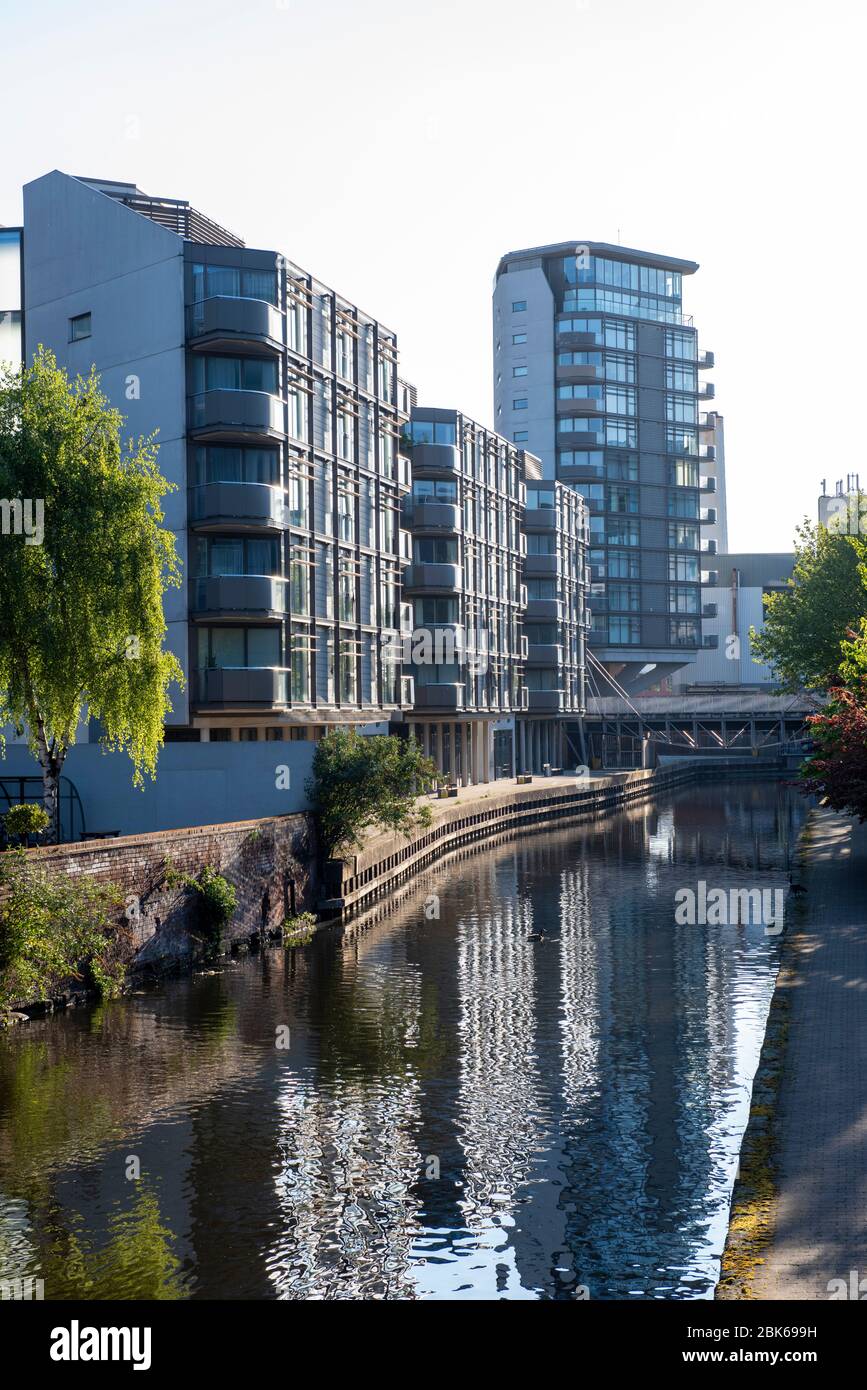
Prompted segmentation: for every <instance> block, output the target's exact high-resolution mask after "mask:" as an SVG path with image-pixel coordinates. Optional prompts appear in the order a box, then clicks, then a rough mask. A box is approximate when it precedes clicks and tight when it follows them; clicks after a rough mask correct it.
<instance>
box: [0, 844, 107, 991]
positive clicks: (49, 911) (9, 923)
mask: <svg viewBox="0 0 867 1390" xmlns="http://www.w3.org/2000/svg"><path fill="white" fill-rule="evenodd" d="M0 888H2V890H3V896H2V899H0V1008H4V1009H8V1008H10V1007H12V1006H13V1005H14V1004H15V1003H30V1002H35V1001H37V1000H43V1001H44V1000H46V999H52V998H53V997H54V996H55V995H56V994H59V993H61V992H62V990H63V987H64V985H65V984H67V983H68V981H69V980H82V979H84V980H86V982H87V983H88V985H90V986H92V987H93V988H95V989H96V990H97V991H98V993H99V994H101V995H103V996H105V997H109V998H110V997H113V996H115V995H117V994H119V993H120V991H121V987H122V985H123V980H124V975H125V971H126V956H127V944H128V933H127V931H126V929H125V928H124V927H123V926H121V925H119V923H118V920H117V917H116V914H117V912H118V909H119V908H120V907H121V905H122V903H123V895H122V893H121V891H120V889H119V888H118V887H117V886H116V885H115V884H113V883H96V882H95V881H94V880H93V879H90V878H75V879H71V878H68V877H66V876H65V875H61V874H50V873H48V872H46V870H45V869H42V868H39V867H36V866H34V865H32V864H30V863H28V860H27V855H26V854H25V852H24V850H21V849H15V850H10V851H9V852H8V853H7V854H5V855H3V857H2V861H0Z"/></svg>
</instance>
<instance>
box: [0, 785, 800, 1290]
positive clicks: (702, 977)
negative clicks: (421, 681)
mask: <svg viewBox="0 0 867 1390" xmlns="http://www.w3.org/2000/svg"><path fill="white" fill-rule="evenodd" d="M806 809H807V808H806V804H805V803H804V801H803V799H802V798H801V797H800V796H799V795H798V794H797V792H795V791H793V790H792V789H791V788H789V787H787V786H786V785H785V784H783V783H782V782H775V781H770V780H769V781H737V780H732V781H728V782H724V783H719V784H716V785H714V786H711V785H699V786H689V787H683V788H680V789H676V790H674V791H672V792H670V793H668V794H666V795H664V796H662V797H660V798H659V799H658V800H656V801H654V802H647V803H644V804H641V805H633V806H631V807H629V808H628V809H626V810H624V811H622V812H619V813H617V814H616V815H612V816H611V817H610V818H608V819H605V820H601V821H599V822H596V823H594V824H593V825H583V826H577V827H574V828H570V829H565V830H564V829H556V828H555V829H547V828H541V829H540V830H539V832H538V833H536V834H534V835H531V836H526V837H524V838H522V839H518V840H511V841H508V842H506V843H501V844H498V845H495V846H492V847H490V848H487V849H484V848H479V849H478V850H477V851H475V852H474V853H472V854H471V855H470V856H468V857H466V858H462V859H452V860H450V861H443V862H441V863H440V864H439V865H437V866H435V867H434V868H432V869H431V870H429V871H428V872H426V873H425V874H424V875H423V876H421V877H420V878H419V879H417V880H415V881H414V882H413V883H412V884H411V885H410V886H409V890H408V892H407V893H406V895H405V896H404V897H402V898H401V899H400V901H399V903H398V904H397V905H396V906H394V908H393V909H392V910H390V911H389V913H388V915H386V916H383V917H381V918H380V919H379V920H377V921H376V922H374V923H373V925H371V926H370V928H369V930H367V931H365V932H364V933H362V934H360V935H358V936H357V937H356V938H355V939H353V940H351V941H345V942H341V941H340V940H339V939H337V937H336V935H335V934H333V933H331V932H326V933H320V935H319V936H318V937H317V938H316V939H315V940H314V941H313V942H312V943H311V944H310V945H309V946H307V947H304V948H301V949H297V950H294V951H285V952H284V951H282V950H269V951H267V952H265V953H263V954H262V955H259V956H255V957H252V958H250V959H246V960H244V961H242V962H238V963H234V964H227V965H225V966H220V967H219V968H217V969H216V970H215V971H213V972H211V973H206V974H201V975H197V976H194V977H192V978H186V979H175V980H170V981H167V982H165V983H163V984H161V985H160V986H159V987H156V988H153V989H147V990H142V991H141V992H138V993H136V994H134V995H132V996H131V997H127V998H125V999H123V1000H119V1001H115V1002H112V1003H108V1004H104V1005H101V1006H98V1007H94V1008H92V1009H80V1010H77V1011H74V1012H71V1013H69V1014H67V1015H61V1016H58V1017H56V1018H54V1019H46V1020H40V1021H34V1022H32V1023H31V1024H29V1025H27V1026H24V1027H21V1028H17V1029H13V1030H12V1031H11V1032H9V1033H8V1034H5V1035H0V1279H9V1278H19V1279H20V1278H23V1277H28V1276H31V1277H34V1278H39V1279H42V1280H43V1281H44V1288H45V1297H46V1299H67V1298H157V1297H158V1298H175V1299H186V1298H288V1299H310V1298H314V1299H320V1298H329V1299H330V1298H344V1299H351V1298H391V1299H411V1298H421V1299H437V1298H440V1299H442V1298H448V1299H473V1298H497V1297H501V1298H509V1299H574V1298H576V1297H584V1296H588V1297H589V1298H591V1299H613V1298H616V1299H652V1298H661V1299H692V1298H708V1297H711V1296H712V1293H713V1287H714V1283H715V1281H716V1278H717V1274H718V1261H719V1255H720V1252H721V1250H722V1245H723V1241H724V1238H725V1230H726V1221H727V1214H728V1203H729V1197H730V1193H731V1186H732V1182H733V1178H734V1173H735V1168H736V1164H737V1154H738V1148H739V1145H740V1140H741V1136H742V1133H743V1129H744V1126H745V1123H746V1118H747V1112H748V1107H749V1090H750V1084H751V1080H752V1076H753V1072H754V1070H755V1066H756V1062H757V1059H758V1054H759V1049H760V1046H761V1040H762V1035H763V1031H764V1026H765V1018H766V1015H767V1010H768V1005H769V1001H770V996H771V992H772V989H773V984H774V978H775V973H776V969H777V960H778V951H779V937H778V936H777V935H775V934H774V933H768V932H766V931H765V929H764V928H763V926H762V925H761V923H758V924H756V925H746V926H744V925H729V926H726V925H717V926H708V925H679V924H677V923H676V921H675V893H676V892H677V891H678V890H679V889H682V888H690V887H691V888H693V889H695V888H696V886H697V884H698V882H699V881H704V882H705V883H706V884H707V885H708V891H710V889H711V888H723V889H726V890H729V889H731V888H744V887H746V888H772V889H773V888H785V886H786V882H787V872H788V865H789V860H790V856H791V855H792V853H793V850H794V846H795V842H796V840H797V836H798V833H799V831H800V828H801V825H802V823H803V820H804V818H805V815H806ZM536 938H541V939H536Z"/></svg>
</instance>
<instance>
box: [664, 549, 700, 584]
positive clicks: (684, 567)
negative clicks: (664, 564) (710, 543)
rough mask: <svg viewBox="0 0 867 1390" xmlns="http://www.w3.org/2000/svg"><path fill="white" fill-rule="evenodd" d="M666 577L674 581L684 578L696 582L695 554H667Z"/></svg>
mask: <svg viewBox="0 0 867 1390" xmlns="http://www.w3.org/2000/svg"><path fill="white" fill-rule="evenodd" d="M668 577H669V579H671V580H674V581H682V580H686V581H687V582H689V581H692V582H693V583H698V557H697V556H696V555H669V557H668Z"/></svg>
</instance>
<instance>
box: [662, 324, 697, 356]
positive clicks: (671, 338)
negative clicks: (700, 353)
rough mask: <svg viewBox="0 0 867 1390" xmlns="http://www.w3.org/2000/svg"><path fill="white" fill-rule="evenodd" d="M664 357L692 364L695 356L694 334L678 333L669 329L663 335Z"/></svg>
mask: <svg viewBox="0 0 867 1390" xmlns="http://www.w3.org/2000/svg"><path fill="white" fill-rule="evenodd" d="M665 355H666V357H678V358H680V359H681V360H682V361H684V362H694V361H695V359H696V356H697V351H696V336H695V334H694V333H678V332H677V331H676V330H675V329H673V328H669V329H667V330H666V334H665Z"/></svg>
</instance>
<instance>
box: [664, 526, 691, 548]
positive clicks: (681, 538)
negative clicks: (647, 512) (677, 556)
mask: <svg viewBox="0 0 867 1390" xmlns="http://www.w3.org/2000/svg"><path fill="white" fill-rule="evenodd" d="M668 548H669V550H698V527H697V526H695V525H693V524H692V523H691V522H688V521H670V522H669V523H668Z"/></svg>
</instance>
